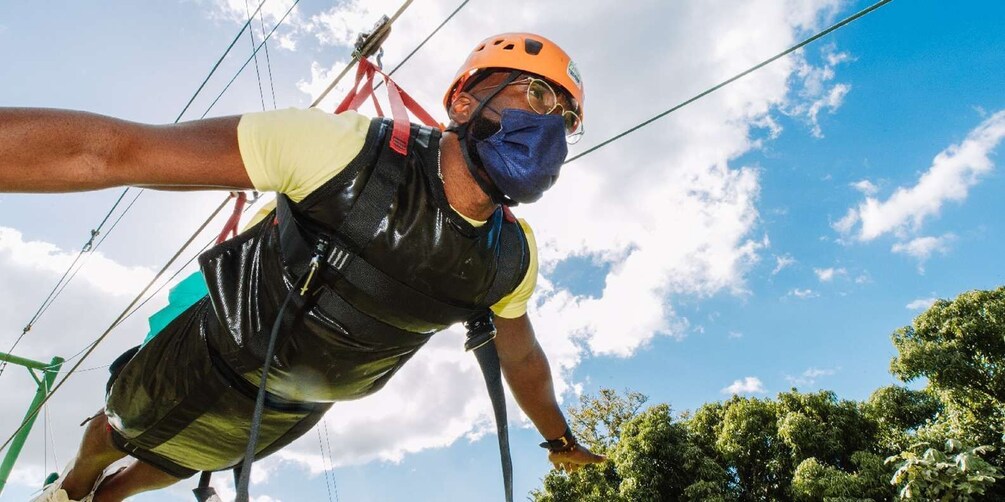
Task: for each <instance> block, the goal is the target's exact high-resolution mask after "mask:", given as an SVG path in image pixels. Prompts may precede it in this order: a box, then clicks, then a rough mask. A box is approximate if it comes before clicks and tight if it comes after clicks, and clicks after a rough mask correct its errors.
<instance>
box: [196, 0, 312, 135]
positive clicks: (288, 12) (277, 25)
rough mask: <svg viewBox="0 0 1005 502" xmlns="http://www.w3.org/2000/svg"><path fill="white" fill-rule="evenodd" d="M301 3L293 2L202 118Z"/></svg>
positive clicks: (204, 114)
mask: <svg viewBox="0 0 1005 502" xmlns="http://www.w3.org/2000/svg"><path fill="white" fill-rule="evenodd" d="M299 3H300V0H295V1H294V2H293V5H291V6H290V8H289V9H288V10H287V11H286V14H283V17H282V18H280V19H279V22H278V23H276V25H275V26H274V27H273V28H272V31H270V32H269V34H268V35H266V36H265V39H263V40H262V43H260V44H258V47H256V48H255V50H254V52H252V53H251V56H250V57H248V59H247V60H246V61H244V64H243V65H241V67H240V68H239V69H238V70H237V73H235V74H234V76H233V77H232V78H231V79H230V82H227V85H226V86H224V87H223V90H222V91H220V94H218V95H217V96H216V99H214V100H213V102H212V103H210V104H209V108H206V111H205V112H204V113H203V114H202V116H201V117H199V118H200V119H204V118H206V115H208V114H209V111H210V110H212V109H213V107H214V106H216V103H217V102H218V101H220V98H222V97H223V95H224V93H226V92H227V90H228V89H230V86H231V85H233V84H234V81H235V80H237V77H239V76H240V75H241V73H242V72H244V69H245V68H246V67H247V66H248V64H249V63H251V60H252V59H254V57H255V55H257V54H258V51H259V50H261V49H262V46H264V45H265V43H266V42H268V41H269V38H271V37H272V34H273V33H275V32H276V29H277V28H279V25H281V24H283V21H285V20H286V17H287V16H289V15H290V13H291V12H293V9H294V8H295V7H296V6H297V4H299Z"/></svg>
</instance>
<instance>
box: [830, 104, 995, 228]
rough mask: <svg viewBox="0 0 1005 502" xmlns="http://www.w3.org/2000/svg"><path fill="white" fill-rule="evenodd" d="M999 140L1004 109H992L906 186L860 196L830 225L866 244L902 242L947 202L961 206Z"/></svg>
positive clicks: (987, 166) (986, 169)
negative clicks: (883, 196) (880, 195)
mask: <svg viewBox="0 0 1005 502" xmlns="http://www.w3.org/2000/svg"><path fill="white" fill-rule="evenodd" d="M1002 138H1005V110H1001V111H998V112H997V113H995V114H994V115H992V116H991V117H989V118H987V119H986V120H984V121H983V122H982V123H981V124H980V125H978V126H977V127H976V128H975V129H973V130H972V131H970V133H969V134H967V137H966V139H964V140H963V141H962V142H960V143H958V144H955V145H951V146H949V147H948V148H946V149H945V150H943V151H942V152H940V153H939V154H938V155H936V156H935V159H934V160H933V161H932V165H931V166H930V167H929V168H928V170H927V171H925V173H923V174H922V175H921V177H920V178H919V179H918V182H917V183H916V184H915V185H914V186H912V187H900V188H898V189H897V190H896V191H895V192H894V193H893V195H891V196H890V198H889V199H887V200H885V201H880V200H878V199H875V198H873V197H866V199H865V201H863V202H862V203H860V204H859V205H858V206H857V207H853V208H851V209H849V210H848V212H847V213H846V215H845V216H844V217H843V218H841V220H839V221H838V222H837V223H835V224H834V228H835V229H836V230H837V231H838V232H840V233H841V234H844V235H854V237H855V238H857V239H858V240H860V241H871V240H873V239H876V238H877V237H880V236H882V235H885V234H888V233H894V234H895V235H897V236H898V237H901V238H906V236H907V235H909V234H910V233H914V232H917V231H919V230H920V228H921V226H922V225H923V223H924V222H925V220H927V219H928V218H931V217H934V216H937V215H938V214H939V213H940V212H941V211H942V206H943V204H945V203H946V202H948V201H955V202H963V201H964V200H966V198H967V195H968V193H969V190H970V188H972V187H973V186H975V185H977V184H978V183H979V182H980V181H981V179H982V178H983V177H984V176H985V175H987V174H988V173H989V172H991V170H992V169H993V168H994V163H993V162H992V161H991V155H992V153H993V152H994V151H995V149H996V148H997V147H998V144H999V143H1000V142H1001V140H1002Z"/></svg>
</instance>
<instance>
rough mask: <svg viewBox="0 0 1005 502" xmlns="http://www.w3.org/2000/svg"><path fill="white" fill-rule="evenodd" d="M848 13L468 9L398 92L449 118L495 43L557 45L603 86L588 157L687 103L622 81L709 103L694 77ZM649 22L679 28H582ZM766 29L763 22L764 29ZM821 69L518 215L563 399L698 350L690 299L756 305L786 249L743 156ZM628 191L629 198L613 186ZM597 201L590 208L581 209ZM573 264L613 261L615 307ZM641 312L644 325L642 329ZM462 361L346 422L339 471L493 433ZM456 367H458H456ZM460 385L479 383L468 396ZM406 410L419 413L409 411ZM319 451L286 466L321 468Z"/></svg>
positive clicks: (405, 72)
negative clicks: (546, 41) (688, 340)
mask: <svg viewBox="0 0 1005 502" xmlns="http://www.w3.org/2000/svg"><path fill="white" fill-rule="evenodd" d="M839 3H840V2H838V1H832V0H826V1H818V2H774V1H768V0H763V1H754V2H740V1H733V0H728V1H727V0H720V1H719V4H721V5H717V6H714V7H711V8H710V7H708V6H705V5H703V6H698V5H696V4H690V3H669V4H668V3H662V4H652V5H649V6H647V7H642V9H643V10H642V11H638V10H635V11H632V12H628V11H626V10H624V9H622V8H619V7H618V6H617V5H614V4H611V5H608V4H603V3H601V4H597V5H594V6H592V7H591V9H582V8H581V6H580V5H579V4H578V3H576V2H574V1H572V0H563V1H556V2H549V3H547V4H534V5H530V4H526V5H524V4H507V5H501V4H492V3H488V4H484V5H480V6H479V10H478V12H477V13H475V12H474V11H468V10H465V11H462V12H461V13H460V15H459V16H458V17H457V19H455V20H454V21H451V23H450V24H448V25H446V26H445V27H444V29H443V30H442V31H441V32H440V34H438V35H437V36H436V37H434V38H433V39H432V40H431V41H430V42H429V44H428V45H427V46H426V47H425V48H424V49H423V50H422V51H420V52H418V53H417V54H416V55H415V57H414V59H413V60H411V61H410V62H409V64H408V65H406V66H404V67H403V68H402V69H401V70H400V71H399V72H398V73H396V74H395V80H396V81H397V82H398V83H399V84H400V85H401V86H402V87H403V88H405V89H406V90H408V91H409V92H410V93H411V94H412V95H413V96H414V97H415V98H416V99H417V100H418V101H419V102H421V103H424V104H427V108H428V109H429V110H430V111H431V112H432V113H433V114H434V116H435V117H436V118H437V119H439V120H442V121H445V114H444V112H443V111H442V107H440V106H439V105H438V104H439V103H440V101H441V99H442V92H443V88H444V86H445V85H446V83H447V81H448V79H449V78H451V77H452V76H453V72H454V69H455V68H456V67H457V65H458V64H460V63H461V62H462V61H463V60H464V58H465V57H466V55H467V52H468V51H469V50H470V49H471V48H472V47H474V46H475V45H476V43H477V42H479V41H480V40H481V39H482V38H484V37H485V36H487V35H488V34H491V33H497V32H500V31H507V30H520V31H524V30H526V31H536V32H540V33H544V34H546V35H547V36H548V37H549V38H551V39H552V40H555V41H556V42H559V43H561V44H562V45H563V46H564V47H565V48H566V50H568V51H569V52H570V53H571V54H572V55H573V57H574V58H575V59H576V62H577V64H578V65H579V67H580V70H581V72H582V73H583V75H584V79H585V81H586V88H587V98H586V107H587V112H586V116H587V119H586V124H587V130H588V133H587V136H586V137H585V138H584V140H583V142H582V143H581V144H580V146H579V147H574V148H573V151H572V153H573V154H575V152H576V150H577V148H578V149H579V150H580V151H581V149H582V148H584V147H589V146H590V145H591V144H595V143H596V142H599V141H600V140H602V139H604V138H606V137H610V136H612V135H613V134H615V133H617V132H620V131H622V130H624V129H625V128H627V127H629V126H631V125H634V124H635V123H638V122H640V121H641V120H644V119H645V118H648V117H650V116H652V114H653V113H654V109H656V110H658V109H663V108H668V107H669V106H671V105H673V104H675V103H674V102H673V100H674V99H678V98H672V99H671V98H667V99H666V100H665V102H664V101H660V100H661V99H663V98H655V99H654V100H624V99H609V96H612V95H616V94H619V93H620V94H623V93H624V91H625V90H626V89H625V87H624V86H625V81H624V79H623V78H621V77H620V75H624V74H632V75H635V76H636V77H637V79H638V81H640V82H641V81H659V82H665V83H666V86H667V87H666V89H665V91H666V92H664V93H661V95H662V96H686V95H689V93H693V92H694V86H693V85H692V84H689V83H688V82H708V83H713V82H716V81H719V80H722V79H723V78H726V77H727V76H729V75H731V74H734V73H736V72H737V71H740V70H742V69H744V68H746V67H749V66H751V65H753V64H755V63H756V62H758V60H757V59H756V58H757V56H755V55H753V54H751V53H750V52H749V51H747V50H745V48H746V47H749V46H750V45H751V44H754V43H756V44H758V45H761V46H770V47H778V48H779V49H780V48H784V47H786V46H789V45H791V44H792V43H794V41H795V40H796V38H797V35H799V34H801V33H802V32H803V31H806V30H810V29H813V28H814V27H817V26H819V25H820V24H822V23H824V22H826V21H827V20H828V19H829V17H830V16H831V15H832V14H833V12H835V8H836V6H837V5H838V4H839ZM397 6H398V4H397V3H396V2H391V1H387V0H381V1H377V2H367V3H365V4H364V3H363V2H358V1H354V2H347V3H344V4H340V5H339V6H337V7H335V8H333V9H330V10H329V11H327V12H325V13H323V14H320V15H315V16H312V17H311V19H312V23H313V24H312V27H311V30H312V33H314V34H315V36H317V37H319V40H321V41H322V42H323V43H329V44H333V45H336V46H340V47H342V46H345V45H346V44H348V43H350V42H351V41H354V40H355V33H358V32H359V31H360V30H364V29H368V28H369V27H370V24H371V23H372V22H373V20H374V19H375V16H376V15H377V14H378V13H384V12H387V13H390V12H393V11H394V9H396V8H397ZM425 9H426V11H425V12H424V15H423V16H415V15H412V14H411V12H409V13H406V15H404V16H402V17H401V18H400V19H399V21H398V22H397V23H396V24H395V27H394V34H393V35H392V36H391V37H390V38H389V39H388V40H387V42H386V43H385V46H384V47H385V49H386V52H387V54H386V55H385V58H384V62H385V65H387V66H393V65H395V64H396V59H397V58H400V57H402V56H403V55H405V54H407V53H408V52H409V51H411V49H412V46H413V45H414V43H415V41H416V40H421V39H422V38H424V37H425V36H426V34H428V33H429V31H431V30H432V28H433V27H435V24H436V23H437V22H439V20H441V19H443V18H444V17H445V16H446V15H447V14H448V13H449V11H450V10H451V9H452V6H449V5H439V4H429V5H426V6H425ZM645 9H649V11H646V10H645ZM568 12H578V14H577V15H578V16H579V18H578V19H577V22H576V23H571V24H570V23H554V22H553V20H554V19H558V18H562V16H565V15H566V14H567V13H568ZM639 19H661V21H660V22H659V23H652V24H643V25H642V26H640V27H639V28H638V30H637V31H636V32H635V33H634V34H633V36H631V37H606V36H603V37H582V36H581V28H580V27H581V26H591V25H599V24H604V25H608V24H611V25H628V24H632V25H633V26H637V25H638V20H639ZM751 19H759V20H760V21H759V22H757V23H751V22H750V20H751ZM343 20H349V22H348V23H343V22H342V21H343ZM667 20H671V21H667ZM668 22H669V23H671V25H670V26H668V25H667V23H668ZM638 40H661V41H662V42H661V44H660V46H659V47H658V48H656V47H653V48H652V50H653V51H658V52H659V53H660V56H659V57H654V58H653V59H652V61H651V64H648V65H646V66H644V67H639V66H638V65H637V64H635V63H634V62H632V61H628V60H625V59H624V58H623V57H621V55H622V54H624V53H625V52H628V51H638V47H639V45H638ZM696 51H698V52H696ZM701 51H707V52H701ZM675 54H676V56H675ZM832 54H836V52H833V53H832ZM803 61H804V60H803V57H802V56H801V55H797V56H794V57H792V58H790V59H786V60H782V61H778V62H777V63H776V64H773V65H771V66H769V67H766V68H765V69H764V70H763V71H759V72H757V73H755V74H752V75H750V76H749V78H747V79H744V80H742V81H739V82H737V83H736V85H735V86H733V87H730V88H728V89H726V90H724V91H723V92H722V93H717V94H714V95H711V96H709V97H708V98H706V99H704V100H702V101H701V102H698V103H695V104H694V105H693V106H691V107H689V108H686V109H684V110H681V111H680V112H679V113H677V114H674V115H671V116H668V117H666V118H665V119H663V120H661V121H659V122H656V123H654V124H652V125H651V126H650V127H648V128H646V129H643V130H640V131H638V132H637V133H635V134H633V135H631V136H629V137H626V138H625V139H624V140H622V141H619V142H617V143H615V144H612V145H610V146H609V147H607V148H605V149H603V150H600V151H598V152H596V153H595V154H592V155H590V156H589V157H585V158H583V159H582V160H579V161H576V162H575V163H573V164H570V165H568V166H566V168H565V169H564V173H563V175H562V182H561V183H559V184H558V185H557V186H556V187H555V188H554V189H552V191H550V192H549V193H548V194H547V195H546V196H545V197H544V199H543V200H542V201H541V202H539V203H536V204H533V205H530V206H527V207H523V206H521V207H519V208H517V209H516V213H517V214H518V215H519V216H521V217H524V218H527V220H528V221H530V222H531V224H532V225H533V226H534V229H535V233H536V236H537V238H538V245H539V252H540V254H539V256H540V261H541V270H542V273H543V275H542V276H541V277H540V280H539V287H538V291H537V293H536V296H535V299H534V301H533V302H532V303H533V305H532V306H531V316H532V319H533V322H534V325H535V328H536V332H537V333H538V335H539V337H540V340H541V343H542V345H543V346H544V348H545V350H546V352H547V353H548V356H549V359H550V361H551V364H552V368H553V372H554V375H555V378H556V385H557V387H558V391H559V393H560V394H564V395H565V396H568V395H569V394H568V393H569V392H574V391H575V390H576V389H578V388H579V385H578V384H577V383H576V382H573V381H572V380H571V375H572V372H573V370H574V369H575V368H576V367H577V366H578V365H579V363H580V361H582V360H583V359H584V358H587V357H596V356H602V355H608V356H616V357H629V356H631V355H632V354H634V353H635V352H636V351H638V350H640V349H642V348H644V347H646V346H648V344H649V343H650V342H651V341H652V340H653V339H654V338H655V337H657V336H669V337H676V338H680V337H683V336H685V335H686V334H687V333H688V332H690V331H691V330H692V327H691V326H692V325H691V323H690V322H689V321H688V320H687V319H685V318H683V317H681V316H679V315H678V314H677V313H676V310H675V309H674V306H673V305H674V304H673V298H674V297H677V296H685V297H689V298H703V297H706V296H709V295H713V294H717V293H721V292H726V293H732V294H740V295H742V294H746V274H747V273H748V272H749V270H751V269H752V267H753V266H754V265H755V264H756V263H757V262H758V260H759V259H760V253H761V252H763V250H764V249H765V248H766V246H767V243H768V240H767V237H766V236H763V235H759V234H758V233H757V225H758V222H759V218H760V216H759V211H758V207H757V201H758V196H759V192H760V183H761V177H760V174H759V171H758V169H756V168H755V167H751V166H744V165H742V164H737V163H736V161H735V159H737V158H738V157H740V156H742V155H743V154H744V153H746V152H749V151H751V150H752V149H756V148H760V147H761V146H762V141H763V140H756V139H754V138H753V135H754V132H755V131H759V130H763V129H767V130H769V132H771V135H772V136H774V135H777V134H778V133H780V128H779V127H778V126H777V123H776V122H775V121H774V120H773V119H772V117H771V112H772V111H773V110H778V109H779V108H780V107H784V108H785V109H789V108H791V107H790V106H789V104H790V101H791V102H795V101H799V102H805V100H806V99H807V98H806V96H807V95H806V94H798V92H799V90H797V89H794V88H792V87H790V86H794V85H795V84H797V83H799V89H802V88H804V87H805V83H806V81H807V78H805V77H808V76H807V75H804V77H800V79H799V80H798V81H797V80H794V79H792V78H790V77H792V76H793V72H794V71H795V69H796V67H802V68H804V69H805V65H803V64H802V63H803ZM836 63H837V62H836V61H835V62H829V63H827V64H830V66H831V67H833V66H834V64H836ZM343 65H344V62H340V63H336V64H334V65H333V64H330V63H315V65H313V66H312V67H311V69H310V76H309V77H305V78H303V79H302V81H301V83H300V86H299V87H300V89H301V91H303V92H305V93H307V94H309V95H310V96H311V97H312V98H313V97H315V96H317V93H318V92H319V90H320V89H321V88H323V87H324V86H326V85H327V84H328V82H329V80H330V78H331V76H332V75H333V74H334V72H337V71H339V70H341V68H342V66H343ZM831 71H832V72H833V68H832V69H831ZM682 74H687V75H689V79H688V82H685V81H682V80H680V79H679V78H677V76H678V75H682ZM829 85H830V84H828V86H825V88H823V90H822V91H821V94H820V96H819V97H818V98H820V99H822V98H825V97H827V96H826V94H825V93H824V91H826V92H830V87H829ZM343 87H345V84H343ZM629 90H630V89H629ZM344 92H345V89H344V88H343V89H336V90H335V91H334V92H333V93H332V94H333V97H332V98H330V99H329V100H328V101H327V103H328V104H325V105H322V107H323V108H325V109H330V108H331V107H332V106H334V103H335V102H336V101H337V98H339V97H341V96H342V95H344ZM806 106H807V110H808V109H809V108H808V107H809V105H806ZM807 113H808V112H807ZM590 117H595V118H594V119H592V120H591V119H590ZM769 140H770V139H769ZM653 145H658V148H659V150H660V152H661V155H659V156H657V157H653V156H651V155H647V154H646V153H645V152H647V151H651V148H652V147H653ZM614 186H616V187H618V190H611V187H614ZM582 200H588V201H590V203H589V204H579V203H576V202H574V201H582ZM570 204H575V207H577V215H576V217H575V218H569V217H568V216H567V214H568V208H569V207H570ZM570 256H591V257H594V258H595V259H596V260H598V261H600V262H602V263H604V264H605V265H608V266H609V268H608V270H609V271H608V272H607V275H606V277H605V278H604V282H603V289H602V291H601V293H600V294H599V295H597V296H596V297H589V296H576V295H573V294H571V293H570V292H569V291H567V290H566V289H562V288H556V287H554V285H552V284H551V282H550V281H549V280H548V273H549V272H548V271H550V270H554V267H555V265H556V264H557V263H559V262H560V261H562V260H564V259H566V258H567V257H570ZM778 260H779V258H776V263H775V266H776V267H777V266H779V265H781V267H782V268H785V267H788V266H790V265H791V264H792V263H794V261H795V260H794V259H793V258H791V257H788V256H786V257H781V258H780V260H781V261H778ZM779 270H780V269H779ZM626 317H627V318H631V319H632V322H631V323H625V322H624V319H625V318H626ZM451 336H454V335H451ZM457 336H458V338H457V343H458V344H459V343H460V342H459V335H457ZM455 350H456V347H455V346H454V345H450V346H449V347H444V348H443V350H442V351H434V353H433V354H432V355H425V354H423V353H420V355H419V356H418V357H416V359H415V360H413V361H411V362H410V363H409V366H406V368H405V369H404V370H403V371H402V374H401V376H399V377H397V378H396V380H395V381H393V382H392V383H391V384H390V385H389V386H388V388H386V389H385V390H384V391H382V392H381V393H380V394H378V395H376V396H373V397H371V398H368V399H366V400H364V401H362V402H359V403H351V404H347V405H345V406H344V407H340V409H341V408H344V410H345V411H344V412H341V411H340V412H339V413H333V414H332V415H333V418H331V420H332V422H331V426H332V427H333V428H334V429H337V431H338V432H335V434H336V435H337V436H338V438H339V441H346V442H348V443H349V445H350V447H349V450H348V452H347V453H340V452H336V455H337V456H338V455H341V456H340V457H339V458H338V459H337V461H338V462H339V463H340V464H345V463H353V462H360V461H366V460H367V459H374V458H381V459H386V460H395V459H397V458H400V456H401V455H405V454H407V453H408V452H410V451H418V450H420V449H423V448H429V447H437V446H443V445H447V444H450V443H451V442H453V441H456V440H457V439H459V438H462V437H467V436H468V435H469V434H470V433H472V432H475V433H476V434H480V433H482V432H484V431H486V430H490V429H491V425H490V420H489V415H488V413H489V412H488V409H489V408H488V404H487V400H486V399H484V396H483V394H484V391H483V390H482V389H481V387H480V383H478V382H479V378H480V377H478V376H477V373H476V370H475V369H474V366H471V365H472V364H473V362H472V361H467V362H464V363H463V364H465V365H466V366H462V367H457V366H456V365H457V364H462V362H461V361H463V359H461V360H456V361H455V360H454V359H453V358H454V357H455V356H454V355H453V351H455ZM444 360H448V361H453V362H452V363H450V364H443V365H441V364H440V363H439V362H438V361H444ZM433 368H437V370H436V371H433ZM447 368H451V369H450V370H449V371H448V370H447ZM410 371H414V373H408V372H410ZM455 372H461V373H460V374H457V373H455ZM409 375H413V376H409ZM417 378H418V379H420V380H422V381H425V382H429V392H430V393H431V394H432V395H436V396H442V397H441V399H444V400H446V401H445V402H443V403H439V405H438V406H437V407H433V408H427V407H426V406H424V405H421V404H419V403H417V401H419V399H418V398H417V396H415V395H414V394H415V388H414V385H411V384H409V383H408V382H414V381H416V379H417ZM459 381H460V382H465V383H464V384H463V385H462V387H461V388H458V387H457V386H458V382H459ZM399 382H400V383H399ZM469 382H471V386H470V387H469V386H468V385H467V383H469ZM398 385H400V387H398ZM403 406H404V407H408V408H409V409H410V410H414V412H409V413H401V412H400V409H401V408H402V407H403ZM514 409H515V408H514ZM335 415H338V416H337V417H335ZM354 417H355V418H354ZM374 417H376V418H374ZM455 419H457V420H455ZM374 420H376V423H379V424H381V425H382V426H381V427H378V429H380V430H382V431H387V430H394V431H400V432H396V433H394V434H391V435H390V436H386V437H384V436H376V437H370V436H368V435H367V436H359V431H361V430H364V429H369V428H370V427H369V426H368V427H362V424H368V425H369V424H372V423H373V421H374ZM471 424H477V425H476V426H474V427H472V425H471ZM385 435H386V432H385ZM357 437H359V438H358V439H356V438H357ZM306 445H307V444H306V443H305V447H304V448H295V449H292V450H288V451H286V452H284V455H302V457H301V458H303V459H307V458H309V457H310V454H308V453H305V452H306V451H308V450H307V446H306ZM305 461H306V460H305ZM318 465H319V464H318Z"/></svg>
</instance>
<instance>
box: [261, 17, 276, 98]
mask: <svg viewBox="0 0 1005 502" xmlns="http://www.w3.org/2000/svg"><path fill="white" fill-rule="evenodd" d="M258 19H259V20H260V21H261V22H262V38H266V36H265V14H264V13H261V12H259V13H258ZM265 67H266V68H268V69H269V89H270V90H271V91H272V109H273V110H275V109H276V108H277V106H276V84H275V81H273V80H272V58H270V57H269V44H265Z"/></svg>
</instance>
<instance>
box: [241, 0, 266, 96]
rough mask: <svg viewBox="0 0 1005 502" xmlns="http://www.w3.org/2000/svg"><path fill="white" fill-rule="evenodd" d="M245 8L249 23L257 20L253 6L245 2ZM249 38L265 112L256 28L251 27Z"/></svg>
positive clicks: (259, 92) (259, 94)
mask: <svg viewBox="0 0 1005 502" xmlns="http://www.w3.org/2000/svg"><path fill="white" fill-rule="evenodd" d="M244 8H245V10H247V11H248V23H251V21H252V20H253V19H255V17H254V14H252V13H251V4H250V3H248V0H244ZM248 36H249V37H250V38H251V50H252V53H251V56H252V57H254V58H255V76H256V77H258V97H259V98H261V99H262V111H263V112H264V111H265V91H263V90H262V70H261V69H260V68H259V67H258V51H256V50H255V28H254V27H251V26H250V25H249V27H248Z"/></svg>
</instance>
